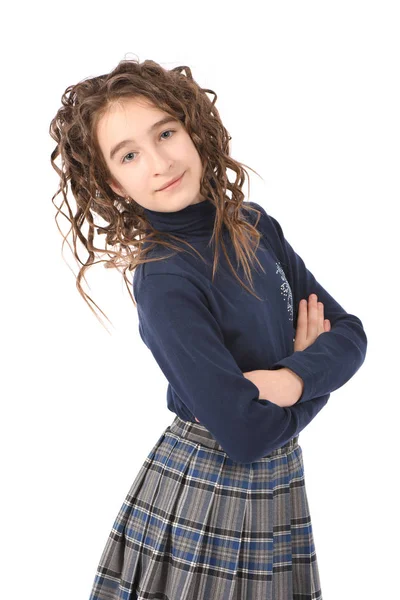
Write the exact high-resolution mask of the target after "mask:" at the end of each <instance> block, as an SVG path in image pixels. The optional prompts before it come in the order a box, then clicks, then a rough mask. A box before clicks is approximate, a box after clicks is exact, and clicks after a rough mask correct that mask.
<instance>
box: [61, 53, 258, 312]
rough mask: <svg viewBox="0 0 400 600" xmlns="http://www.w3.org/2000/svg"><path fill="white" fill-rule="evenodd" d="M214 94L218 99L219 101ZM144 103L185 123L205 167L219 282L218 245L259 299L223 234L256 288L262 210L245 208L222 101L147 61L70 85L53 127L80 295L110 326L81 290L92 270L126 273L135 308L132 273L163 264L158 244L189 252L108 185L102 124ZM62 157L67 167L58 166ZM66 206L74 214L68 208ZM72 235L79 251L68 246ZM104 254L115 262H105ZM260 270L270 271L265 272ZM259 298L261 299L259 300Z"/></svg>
mask: <svg viewBox="0 0 400 600" xmlns="http://www.w3.org/2000/svg"><path fill="white" fill-rule="evenodd" d="M182 71H183V73H182ZM207 93H211V94H213V95H214V99H213V101H212V102H211V100H210V99H209V98H208V96H207ZM137 97H141V98H146V99H147V100H149V101H150V102H151V103H152V104H153V105H155V106H157V107H159V108H160V109H162V110H164V111H166V112H167V113H168V114H170V115H172V116H173V117H175V118H178V119H179V120H180V121H181V122H182V124H183V125H184V127H185V129H186V131H187V133H188V134H189V135H190V137H191V139H192V141H193V144H194V145H195V147H196V149H197V152H198V154H199V156H200V159H201V162H202V165H203V170H202V178H201V182H200V194H201V195H202V196H204V197H207V198H209V200H210V202H212V204H213V205H214V206H215V208H216V213H215V223H214V229H213V235H212V238H211V240H210V243H211V242H212V241H213V240H214V239H215V241H216V244H215V252H214V262H213V274H212V279H213V280H214V276H215V273H216V270H217V265H218V256H219V251H218V247H219V244H220V243H221V244H222V249H223V252H224V254H225V256H226V258H227V261H228V264H229V266H230V268H231V270H232V272H233V274H234V276H235V277H236V278H237V279H238V281H239V282H240V284H241V285H242V286H243V287H244V288H245V289H247V290H248V291H249V292H250V293H252V294H253V292H252V291H251V289H249V287H247V286H246V285H245V284H244V283H243V282H242V281H241V280H240V279H239V277H238V276H237V274H236V272H235V269H234V267H233V266H232V263H231V261H230V259H229V256H228V253H227V251H226V247H225V243H224V240H223V237H222V235H221V231H222V228H223V224H225V226H226V228H227V230H228V231H229V235H230V238H231V240H232V243H233V247H234V249H235V253H236V259H237V261H238V262H240V264H241V265H242V266H243V269H244V271H245V273H246V277H247V280H248V281H249V282H250V285H251V288H252V289H253V290H254V287H253V280H252V276H251V268H250V266H249V260H250V263H251V264H253V260H254V259H255V260H256V261H257V262H258V264H259V265H260V262H259V260H258V258H257V256H256V253H255V252H256V250H257V247H258V245H259V239H260V237H261V234H260V233H259V232H258V230H257V223H258V220H259V218H260V212H259V211H258V210H256V209H255V208H252V207H250V206H245V205H243V204H242V203H243V199H244V194H243V192H242V190H241V188H242V186H243V184H244V181H245V173H246V175H247V177H248V173H247V171H246V169H245V168H244V165H243V164H242V163H240V162H238V161H236V160H234V159H233V158H232V157H231V156H230V155H229V140H230V139H231V137H230V136H229V133H228V131H227V130H226V129H225V127H224V126H223V124H222V122H221V119H220V116H219V113H218V110H217V109H216V107H215V102H216V100H217V95H216V94H215V92H213V91H212V90H208V89H203V88H201V87H200V86H199V85H198V84H197V83H196V81H194V79H193V77H192V73H191V70H190V68H189V67H187V66H179V67H176V68H173V69H171V70H166V69H164V68H163V67H162V66H160V65H159V64H158V63H156V62H154V61H152V60H145V61H144V62H142V63H139V62H138V61H136V60H122V61H120V63H119V64H118V65H117V67H116V68H115V69H114V70H113V71H111V72H110V73H108V74H105V75H99V76H98V77H92V78H87V79H83V80H82V81H80V82H78V83H77V84H75V85H71V86H69V87H68V88H67V89H66V90H65V92H64V94H63V95H62V98H61V101H62V106H61V108H59V110H58V111H57V113H56V115H55V117H54V118H53V120H52V121H51V124H50V135H51V137H52V138H53V139H54V140H55V141H56V142H57V145H56V147H55V149H54V150H53V152H52V153H51V164H52V166H53V168H54V169H55V170H56V172H57V173H58V175H59V177H60V183H59V188H58V190H57V192H56V193H55V194H54V196H53V197H52V202H53V204H54V205H55V206H56V208H57V213H56V216H55V221H56V224H57V227H58V230H59V231H60V233H61V234H62V231H61V229H60V227H59V225H58V221H57V218H58V214H59V213H61V214H62V215H63V216H64V217H65V218H66V219H67V220H68V221H69V223H70V228H69V231H68V232H67V233H66V234H65V236H64V235H63V236H62V237H63V243H62V250H63V248H64V243H65V242H67V243H68V246H69V247H70V249H71V252H72V254H73V255H74V257H75V259H76V260H77V262H78V264H79V265H80V270H79V272H78V274H77V276H76V286H77V288H78V291H79V293H80V294H81V296H82V297H83V299H84V300H85V302H86V303H87V304H88V306H89V308H90V309H91V310H92V312H93V313H94V314H95V315H96V317H97V318H98V316H97V314H96V312H95V311H94V310H93V308H92V306H91V304H90V303H89V301H90V302H91V303H93V304H94V305H95V306H96V308H98V309H99V311H100V312H101V313H102V314H103V315H104V316H105V317H106V318H107V320H108V321H109V322H110V323H111V321H110V320H109V319H108V317H107V316H106V315H105V313H104V312H103V311H102V310H101V309H100V308H99V306H98V305H97V304H96V303H95V302H94V300H92V298H91V297H90V296H89V295H88V294H86V293H85V291H84V290H83V288H82V285H81V279H82V277H84V274H85V271H86V269H88V268H89V267H90V266H91V265H93V264H96V262H105V265H104V266H105V267H106V268H117V269H120V268H121V269H122V273H123V277H124V281H125V284H126V286H127V289H128V292H129V294H130V297H131V299H132V302H133V303H134V305H135V307H136V302H135V299H134V297H133V294H132V292H131V285H132V282H129V280H128V279H127V276H126V272H127V270H129V271H133V270H134V269H135V268H136V267H137V266H138V265H139V264H142V263H145V262H152V261H154V260H163V257H161V258H150V257H147V255H148V254H149V253H150V252H151V250H152V249H153V248H154V247H155V246H164V247H167V248H172V249H173V250H174V251H177V252H181V251H185V249H184V248H182V247H180V246H178V245H175V244H174V240H176V241H179V242H182V240H181V239H180V238H177V237H176V236H174V235H173V234H170V233H167V232H162V233H161V232H159V231H158V230H157V229H154V228H153V227H152V225H151V224H150V223H149V222H148V219H147V218H146V216H145V215H144V212H143V207H142V206H141V205H140V204H138V203H137V202H135V200H134V199H130V200H131V201H127V198H126V197H122V196H119V195H118V194H116V193H115V192H114V191H113V189H112V188H111V187H110V186H109V184H108V183H107V182H109V181H111V182H114V181H115V179H114V177H113V176H112V174H111V172H110V170H109V168H108V166H107V164H106V162H105V160H104V157H103V155H102V152H101V150H100V146H99V143H98V139H97V133H96V132H97V125H98V122H99V120H100V119H101V118H102V117H103V115H105V114H106V113H107V112H108V111H109V110H110V108H111V107H112V106H113V105H114V104H115V103H116V102H120V101H121V100H124V99H131V98H137ZM59 155H60V156H61V168H59V167H58V166H57V165H56V162H55V161H56V159H57V157H58V156H59ZM228 168H229V169H231V170H232V171H233V172H234V173H235V174H236V180H235V182H234V183H231V182H230V181H229V180H228V178H227V174H226V170H227V169H228ZM248 168H250V167H248ZM251 170H252V171H253V169H251ZM253 172H255V173H256V171H253ZM257 175H258V173H257ZM68 181H70V185H71V191H72V194H73V196H74V199H75V202H76V207H75V214H74V213H73V210H72V208H71V206H70V204H69V203H68V199H67V192H68ZM227 190H229V191H230V192H231V197H229V196H228V195H227ZM60 193H62V198H63V200H62V202H61V204H60V206H57V205H56V204H55V202H54V201H55V198H56V196H57V195H58V194H60ZM64 204H65V205H66V209H67V212H68V214H66V213H65V212H64V211H63V210H62V207H63V205H64ZM243 208H245V209H246V210H249V211H254V212H255V213H257V215H258V218H257V221H256V223H255V225H252V224H251V222H249V221H248V220H246V216H245V215H244V212H243V210H242V209H243ZM99 217H100V218H101V219H103V223H102V224H100V223H99V222H98V221H97V222H96V219H98V218H99ZM84 227H86V228H87V233H86V235H85V233H84V231H83V228H84ZM71 231H72V241H73V249H72V248H71V245H70V243H69V241H68V240H67V236H68V235H69V233H70V232H71ZM95 232H96V233H97V234H98V235H105V236H106V237H105V247H104V249H102V248H97V247H96V246H95V245H94V237H95ZM78 239H79V241H80V242H81V244H82V245H83V246H84V248H85V249H86V251H87V253H88V257H87V258H86V261H83V260H81V258H80V256H79V253H78V249H77V241H78ZM184 244H186V245H188V246H189V247H190V248H191V249H192V250H194V251H195V252H196V253H197V254H198V255H199V257H200V259H203V258H202V256H201V254H200V253H199V252H198V251H197V250H196V249H195V248H193V246H192V245H191V244H190V243H189V242H186V241H184ZM105 256H107V257H108V259H107V258H104V257H105ZM96 257H97V258H99V260H98V261H95V258H96ZM102 257H103V258H102ZM203 260H204V259H203ZM260 266H261V265H260ZM261 269H262V270H264V269H263V267H262V266H261ZM253 295H255V296H256V298H258V299H260V298H259V297H258V296H257V295H256V294H253ZM100 322H101V321H100ZM102 324H103V323H102Z"/></svg>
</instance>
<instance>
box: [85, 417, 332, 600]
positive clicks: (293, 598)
mask: <svg viewBox="0 0 400 600" xmlns="http://www.w3.org/2000/svg"><path fill="white" fill-rule="evenodd" d="M214 598H215V599H216V600H320V599H322V593H321V586H320V580H319V574H318V564H317V557H316V552H315V547H314V540H313V532H312V525H311V519H310V513H309V506H308V501H307V495H306V489H305V481H304V468H303V457H302V450H301V447H300V446H299V444H298V436H296V437H294V438H292V439H291V440H290V441H289V442H288V443H287V444H285V445H284V446H282V447H281V448H278V449H277V450H274V451H273V452H272V453H271V454H269V455H268V456H265V457H263V458H261V459H260V460H257V461H255V462H252V463H247V464H240V463H236V462H234V461H233V460H232V459H230V458H229V456H228V455H227V454H226V452H225V451H224V450H223V449H222V447H221V446H220V445H219V444H218V442H217V441H216V440H215V439H214V438H213V437H212V435H211V433H210V432H209V431H208V430H207V429H206V428H205V427H204V426H203V425H201V424H200V423H192V422H190V421H183V420H182V419H181V418H180V417H178V416H176V418H175V419H174V421H173V422H172V423H171V425H169V426H168V427H167V428H166V429H165V430H164V432H163V433H162V434H161V436H160V438H159V439H158V441H157V442H156V444H155V445H154V447H153V449H152V450H151V451H150V453H149V454H148V456H147V458H146V459H145V461H144V463H143V465H142V467H141V469H140V471H139V472H138V474H137V476H136V479H135V480H134V482H133V484H132V486H131V488H130V490H129V492H128V494H127V496H126V497H125V500H124V502H123V504H122V506H121V509H120V511H119V513H118V515H117V517H116V519H115V522H114V525H113V527H112V530H111V532H110V534H109V536H108V540H107V543H106V545H105V548H104V550H103V553H102V555H101V558H100V562H99V565H98V568H97V573H96V576H95V579H94V582H93V587H92V591H91V595H90V600H117V599H118V600H149V599H151V600H153V599H154V600H213V599H214Z"/></svg>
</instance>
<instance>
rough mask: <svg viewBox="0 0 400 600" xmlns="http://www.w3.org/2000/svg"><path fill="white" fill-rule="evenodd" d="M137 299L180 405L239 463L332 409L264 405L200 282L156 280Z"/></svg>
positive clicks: (174, 277) (143, 329)
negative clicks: (322, 411)
mask: <svg viewBox="0 0 400 600" xmlns="http://www.w3.org/2000/svg"><path fill="white" fill-rule="evenodd" d="M207 289H208V288H207ZM136 294H137V308H138V317H139V331H140V335H141V338H142V340H143V341H144V343H145V344H146V346H147V347H148V348H149V349H150V351H151V352H152V354H153V356H154V358H155V360H156V362H157V363H158V365H159V367H160V368H161V370H162V372H163V373H164V375H165V377H166V379H167V380H168V382H169V383H170V385H171V386H172V387H173V389H174V391H175V393H176V394H177V395H178V396H179V397H180V399H181V401H182V402H183V403H184V404H185V405H186V407H187V408H188V409H189V410H190V411H191V413H192V414H193V416H196V417H197V418H198V419H199V421H200V423H201V424H203V425H204V426H205V427H207V429H208V430H209V431H210V432H211V433H212V435H213V436H214V438H215V439H216V440H217V441H218V443H219V444H220V445H221V446H222V448H223V449H224V450H225V452H226V453H227V454H228V455H229V456H230V458H232V460H234V461H235V462H239V463H248V462H253V461H255V460H258V459H260V458H262V457H264V456H266V455H268V454H270V453H271V452H272V451H273V450H274V449H276V448H279V447H281V446H282V445H284V444H285V443H286V442H287V441H289V440H290V439H291V438H292V437H294V436H296V435H297V434H298V433H299V432H300V431H302V430H303V429H304V428H305V427H306V426H307V425H308V424H309V423H310V421H311V420H312V419H314V417H315V416H316V415H317V414H318V412H319V411H320V410H321V409H322V408H323V407H324V406H325V404H326V403H327V400H328V398H327V397H325V398H316V399H314V400H310V401H309V402H304V403H302V404H299V405H298V404H296V405H294V406H292V407H288V408H281V407H279V406H278V405H276V404H274V403H272V402H270V401H269V400H266V399H259V390H258V388H257V387H256V386H255V385H254V384H253V383H252V382H251V381H249V380H248V379H246V378H245V377H244V376H243V373H242V371H241V370H240V368H239V366H238V364H237V363H236V361H235V360H234V358H233V356H232V354H231V353H230V352H229V350H228V349H227V347H226V346H225V344H224V339H223V334H222V331H221V328H220V326H219V324H218V322H217V321H216V319H215V317H214V316H213V314H212V312H211V311H210V308H209V304H208V301H207V290H204V289H203V288H202V286H201V284H198V282H197V281H196V279H195V277H192V276H181V275H178V274H176V273H165V272H164V273H150V274H147V275H146V276H145V277H143V279H142V280H141V282H140V285H138V288H137V291H136Z"/></svg>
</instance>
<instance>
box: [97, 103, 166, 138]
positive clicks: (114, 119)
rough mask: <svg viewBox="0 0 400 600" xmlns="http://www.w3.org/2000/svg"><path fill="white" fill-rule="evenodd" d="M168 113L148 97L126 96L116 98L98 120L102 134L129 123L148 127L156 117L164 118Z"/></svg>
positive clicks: (107, 133)
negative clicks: (124, 97) (119, 98)
mask: <svg viewBox="0 0 400 600" xmlns="http://www.w3.org/2000/svg"><path fill="white" fill-rule="evenodd" d="M166 115H167V113H166V112H165V111H163V110H162V109H160V108H158V106H155V105H154V104H152V103H151V102H150V101H149V100H147V99H146V98H144V99H142V98H126V99H121V100H116V101H114V102H113V103H112V104H110V106H109V107H108V109H107V110H106V112H105V113H104V115H103V116H102V117H101V118H100V120H99V122H98V131H99V134H101V135H104V134H105V135H107V136H108V135H110V133H112V130H113V129H114V128H116V127H117V128H118V127H126V126H127V125H128V124H129V125H132V126H135V127H136V128H137V129H140V128H141V126H143V127H144V128H146V125H147V124H148V123H151V122H153V121H154V120H155V119H158V118H159V119H162V118H163V117H164V116H166Z"/></svg>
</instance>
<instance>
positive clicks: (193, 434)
mask: <svg viewBox="0 0 400 600" xmlns="http://www.w3.org/2000/svg"><path fill="white" fill-rule="evenodd" d="M167 430H168V431H170V432H171V433H174V434H176V435H178V436H179V437H181V438H184V439H187V440H190V441H191V442H195V443H197V444H201V445H202V446H206V447H207V448H211V449H212V450H219V451H220V452H225V450H224V449H223V448H222V446H221V445H220V444H219V443H218V442H217V440H216V439H215V438H214V437H213V436H212V434H211V433H210V432H209V431H208V429H207V428H206V427H205V426H204V425H201V424H200V423H194V422H193V421H184V420H183V419H181V418H180V417H178V415H177V416H176V417H175V419H174V420H173V421H172V423H171V425H169V426H168V428H167ZM298 444H299V436H298V435H296V436H295V437H293V438H292V439H291V440H289V441H288V442H287V443H286V444H284V445H283V446H281V447H280V448H276V449H275V450H273V451H272V452H271V453H270V454H268V455H267V456H263V458H262V459H260V460H263V459H264V458H269V457H271V456H279V455H281V454H287V453H288V452H291V451H292V450H294V448H296V447H297V446H298Z"/></svg>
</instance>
